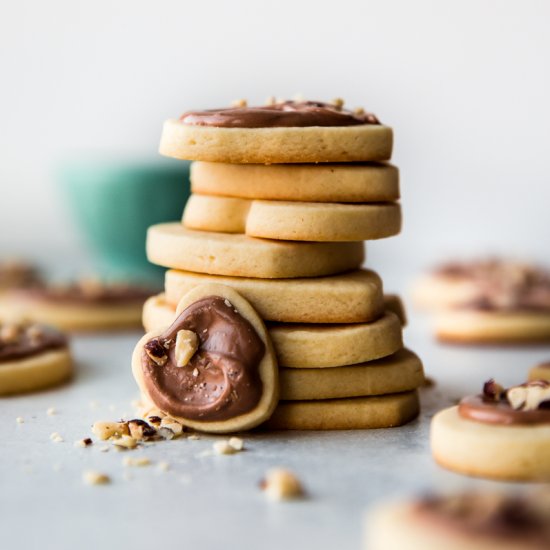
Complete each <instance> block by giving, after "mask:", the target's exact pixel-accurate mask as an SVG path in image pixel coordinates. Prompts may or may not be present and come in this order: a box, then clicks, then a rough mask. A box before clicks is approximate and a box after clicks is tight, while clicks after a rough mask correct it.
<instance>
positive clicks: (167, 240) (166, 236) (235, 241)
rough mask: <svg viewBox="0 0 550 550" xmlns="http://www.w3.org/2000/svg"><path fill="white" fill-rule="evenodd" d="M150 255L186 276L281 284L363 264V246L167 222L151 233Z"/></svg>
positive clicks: (149, 233)
mask: <svg viewBox="0 0 550 550" xmlns="http://www.w3.org/2000/svg"><path fill="white" fill-rule="evenodd" d="M147 256H148V258H149V260H150V261H151V262H153V263H155V264H158V265H161V266H164V267H170V268H174V269H182V270H184V271H195V272H198V273H209V274H212V275H229V276H236V277H257V278H261V279H281V278H294V277H318V276H322V275H332V274H335V273H342V272H344V271H348V270H350V269H356V268H357V267H359V266H360V265H361V263H362V262H363V259H364V245H363V243H362V242H349V243H302V242H284V241H271V240H266V239H255V238H252V237H248V236H246V235H231V234H228V233H211V232H206V231H193V230H190V229H186V228H185V227H183V226H182V225H181V224H180V223H165V224H160V225H153V226H152V227H150V228H149V231H148V232H147Z"/></svg>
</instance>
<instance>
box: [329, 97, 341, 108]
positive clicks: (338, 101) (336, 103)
mask: <svg viewBox="0 0 550 550" xmlns="http://www.w3.org/2000/svg"><path fill="white" fill-rule="evenodd" d="M330 104H331V105H333V106H334V107H336V109H338V110H340V109H342V107H343V106H344V100H343V99H342V98H341V97H335V98H334V99H333V100H332V101H331V102H330Z"/></svg>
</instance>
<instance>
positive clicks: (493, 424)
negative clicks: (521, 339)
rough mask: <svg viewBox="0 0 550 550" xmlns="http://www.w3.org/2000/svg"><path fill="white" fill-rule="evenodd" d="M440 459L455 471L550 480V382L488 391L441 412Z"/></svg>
mask: <svg viewBox="0 0 550 550" xmlns="http://www.w3.org/2000/svg"><path fill="white" fill-rule="evenodd" d="M431 447H432V454H433V456H434V458H435V460H436V461H437V462H438V463H439V464H440V465H441V466H444V467H445V468H448V469H450V470H453V471H455V472H459V473H463V474H467V475H472V476H479V477H486V478H490V479H503V480H523V481H550V382H546V381H542V380H534V381H531V382H527V383H526V384H522V385H520V386H513V387H511V388H508V389H507V390H505V389H504V388H502V387H501V386H499V385H498V384H497V383H495V382H494V381H493V380H489V381H488V382H486V383H485V385H484V387H483V393H481V394H480V395H476V396H471V397H466V398H464V399H462V400H461V401H460V403H459V405H458V406H455V407H451V408H449V409H445V410H443V411H440V412H439V413H437V414H436V415H435V416H434V418H433V420H432V425H431Z"/></svg>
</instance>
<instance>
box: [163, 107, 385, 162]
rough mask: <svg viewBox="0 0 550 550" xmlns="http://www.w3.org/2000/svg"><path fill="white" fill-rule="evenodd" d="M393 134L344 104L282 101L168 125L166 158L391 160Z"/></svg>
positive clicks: (192, 115)
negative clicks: (348, 108)
mask: <svg viewBox="0 0 550 550" xmlns="http://www.w3.org/2000/svg"><path fill="white" fill-rule="evenodd" d="M392 140H393V136H392V130H391V128H389V127H387V126H384V125H382V124H380V122H379V121H378V119H377V118H376V116H375V115H373V114H371V113H365V112H364V111H363V110H362V109H361V110H356V111H349V110H347V109H344V108H343V102H341V101H340V102H335V103H333V104H330V103H323V102H319V101H279V102H271V103H269V104H268V105H264V106H258V107H248V106H247V105H246V103H245V102H243V104H241V105H240V106H237V107H232V108H227V109H209V110H205V111H189V112H186V113H184V114H183V115H182V116H181V117H180V118H179V119H171V120H168V121H166V122H165V124H164V128H163V133H162V138H161V143H160V153H161V154H163V155H165V156H169V157H175V158H180V159H189V160H203V161H211V162H228V163H236V164H248V163H253V164H280V163H318V162H359V161H379V160H388V159H389V158H390V157H391V151H392Z"/></svg>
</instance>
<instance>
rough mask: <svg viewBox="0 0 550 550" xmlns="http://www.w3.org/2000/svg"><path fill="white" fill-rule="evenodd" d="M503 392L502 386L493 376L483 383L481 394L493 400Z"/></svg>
mask: <svg viewBox="0 0 550 550" xmlns="http://www.w3.org/2000/svg"><path fill="white" fill-rule="evenodd" d="M503 394H504V388H503V387H502V386H501V385H500V384H497V383H496V382H495V381H494V379H493V378H491V379H490V380H487V382H485V384H483V396H484V397H487V398H489V399H493V400H494V401H499V400H500V398H501V397H502V396H503Z"/></svg>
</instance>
